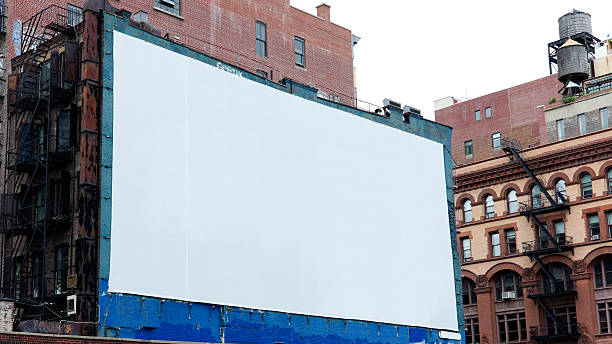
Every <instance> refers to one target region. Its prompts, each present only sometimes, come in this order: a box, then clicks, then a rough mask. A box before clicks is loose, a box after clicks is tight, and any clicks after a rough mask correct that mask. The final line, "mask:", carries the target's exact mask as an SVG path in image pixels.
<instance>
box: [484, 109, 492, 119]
mask: <svg viewBox="0 0 612 344" xmlns="http://www.w3.org/2000/svg"><path fill="white" fill-rule="evenodd" d="M485 117H486V118H491V108H490V107H488V108H486V109H485Z"/></svg>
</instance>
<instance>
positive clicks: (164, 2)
mask: <svg viewBox="0 0 612 344" xmlns="http://www.w3.org/2000/svg"><path fill="white" fill-rule="evenodd" d="M155 7H156V8H158V9H160V10H163V11H166V12H170V13H172V14H175V15H177V16H180V15H181V0H155Z"/></svg>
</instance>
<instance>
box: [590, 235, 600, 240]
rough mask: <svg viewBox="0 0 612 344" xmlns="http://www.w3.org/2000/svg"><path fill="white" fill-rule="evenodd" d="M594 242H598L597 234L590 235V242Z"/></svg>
mask: <svg viewBox="0 0 612 344" xmlns="http://www.w3.org/2000/svg"><path fill="white" fill-rule="evenodd" d="M594 240H599V234H593V235H591V241H594Z"/></svg>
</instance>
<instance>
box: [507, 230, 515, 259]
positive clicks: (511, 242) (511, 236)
mask: <svg viewBox="0 0 612 344" xmlns="http://www.w3.org/2000/svg"><path fill="white" fill-rule="evenodd" d="M506 245H507V249H508V254H515V253H516V232H515V231H514V230H507V231H506Z"/></svg>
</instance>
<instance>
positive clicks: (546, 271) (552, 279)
mask: <svg viewBox="0 0 612 344" xmlns="http://www.w3.org/2000/svg"><path fill="white" fill-rule="evenodd" d="M533 257H534V258H535V261H536V262H537V263H538V265H540V269H542V272H544V274H545V275H546V277H548V279H549V280H550V281H553V282H554V281H556V279H555V278H554V277H553V275H552V274H551V273H550V271H548V268H547V267H546V265H545V264H544V262H543V261H542V260H541V259H540V257H539V256H538V255H534V256H533Z"/></svg>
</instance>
